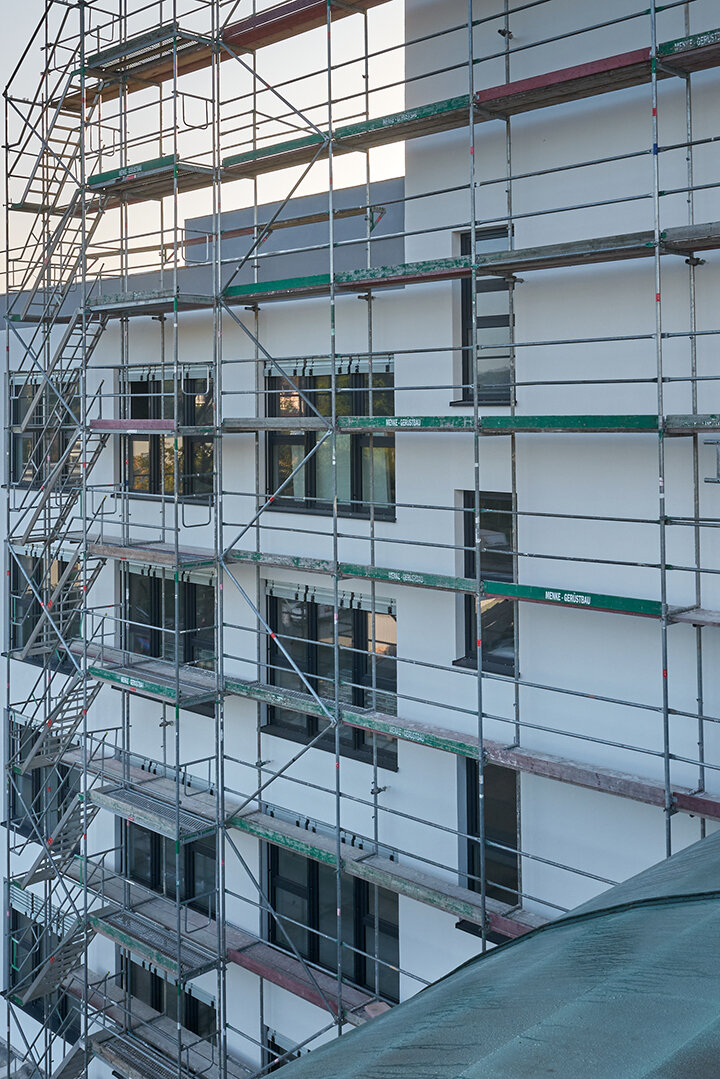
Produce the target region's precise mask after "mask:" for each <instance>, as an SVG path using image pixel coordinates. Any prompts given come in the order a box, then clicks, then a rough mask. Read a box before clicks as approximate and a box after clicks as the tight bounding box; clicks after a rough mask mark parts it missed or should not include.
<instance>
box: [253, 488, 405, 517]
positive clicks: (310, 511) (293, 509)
mask: <svg viewBox="0 0 720 1079" xmlns="http://www.w3.org/2000/svg"><path fill="white" fill-rule="evenodd" d="M265 497H268V496H267V495H266V496H265ZM265 509H266V510H269V511H270V512H271V513H297V514H303V515H304V516H306V517H332V515H333V511H332V510H331V509H319V508H316V507H310V506H300V505H298V504H297V503H294V504H293V503H283V502H281V501H280V499H275V501H274V502H273V503H271V504H270V505H266V506H265ZM338 517H343V518H345V519H348V520H350V519H352V520H356V521H357V520H361V521H369V520H370V510H369V509H368V510H364V509H363V510H338ZM375 520H376V521H387V522H389V523H390V524H394V523H395V521H396V520H397V517H396V514H395V510H375Z"/></svg>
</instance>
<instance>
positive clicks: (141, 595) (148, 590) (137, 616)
mask: <svg viewBox="0 0 720 1079" xmlns="http://www.w3.org/2000/svg"><path fill="white" fill-rule="evenodd" d="M128 588H129V600H130V606H129V610H128V622H129V624H128V648H129V649H130V651H131V652H139V653H140V655H143V656H154V655H156V653H157V640H156V638H157V634H156V631H154V630H153V629H152V628H151V627H152V625H153V592H154V590H155V589H154V582H153V580H152V578H150V577H143V576H142V575H141V574H139V573H131V574H130V575H129V577H128Z"/></svg>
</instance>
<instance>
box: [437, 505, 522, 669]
mask: <svg viewBox="0 0 720 1079" xmlns="http://www.w3.org/2000/svg"><path fill="white" fill-rule="evenodd" d="M462 495H463V507H462V513H463V517H462V522H463V529H462V531H463V571H464V575H465V577H469V578H473V577H474V576H475V492H474V491H463V492H462ZM500 499H509V500H510V501H509V505H508V507H507V510H505V511H503V510H499V511H497V512H506V513H508V514H510V515H511V518H510V522H511V524H510V527H511V528H512V543H511V549H512V550H514V549H515V520H514V517H512V496H511V495H510V494H509V493H508V492H506V491H481V492H480V514H481V516H482V514H483V513H484V512H487V513H488V514H489V520H490V521H491V520H492V514H493V513H494V512H496V511H495V509H490V508H487V509H484V508H483V500H484V501H485V502H488V501H493V500H500ZM493 557H494V558H495V559H497V558H498V555H497V554H495V555H494V556H493ZM500 557H501V558H505V557H507V560H508V563H509V565H508V568H507V569H505V570H503V569H502V568H499V567H498V566H497V565H495V566H494V567H493V568H492V569H491V570H490V572H489V573H488V574H485V572H484V570H483V576H485V577H486V579H488V580H498V581H508V582H512V581H513V576H514V575H513V569H512V554H509V555H507V556H505V554H504V553H503V554H502V555H501V556H500ZM476 599H477V597H476V596H475V595H474V594H467V593H466V594H465V596H463V649H464V651H463V654H462V655H461V656H460V657H459V658H458V659H456V660H455V661H454V664H453V665H454V666H456V667H468V668H471V669H472V670H475V669H477V614H476ZM498 602H499V603H501V604H502V605H503V610H504V611H505V613H506V615H509V616H510V621H511V624H512V627H513V642H514V638H515V630H514V625H515V618H516V616H517V611H516V609H515V602H514V600H512V599H505V600H499V601H498ZM481 629H482V615H481ZM484 635H485V632H484V630H483V633H482V636H483V637H484ZM513 651H514V649H513ZM482 663H483V672H485V673H487V674H499V675H505V676H507V677H509V678H516V677H517V669H518V668H517V655H515V654H514V655H513V657H512V658H511V659H504V658H501V657H498V656H493V655H491V654H490V653H489V652H488V651H487V650H486V649H483V652H482Z"/></svg>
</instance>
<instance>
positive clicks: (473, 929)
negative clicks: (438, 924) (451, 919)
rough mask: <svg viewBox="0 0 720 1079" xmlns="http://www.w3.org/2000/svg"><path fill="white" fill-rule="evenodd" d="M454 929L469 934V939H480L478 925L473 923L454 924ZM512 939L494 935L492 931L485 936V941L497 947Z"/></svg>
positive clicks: (500, 934)
mask: <svg viewBox="0 0 720 1079" xmlns="http://www.w3.org/2000/svg"><path fill="white" fill-rule="evenodd" d="M455 928H456V929H459V930H460V932H461V933H469V934H470V936H471V937H478V938H481V937H482V930H481V928H480V926H479V925H476V924H475V922H465V921H461V922H455ZM513 939H514V938H513V937H506V936H503V934H502V933H496V932H494V931H493V930H490V932H489V933H486V934H485V940H487V941H489V942H490V944H495V945H497V946H498V947H500V946H502V945H503V944H509V943H510V941H511V940H513Z"/></svg>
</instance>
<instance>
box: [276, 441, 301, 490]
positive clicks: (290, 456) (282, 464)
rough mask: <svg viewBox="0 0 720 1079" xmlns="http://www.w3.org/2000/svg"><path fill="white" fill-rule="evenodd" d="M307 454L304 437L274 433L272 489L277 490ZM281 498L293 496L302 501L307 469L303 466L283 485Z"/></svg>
mask: <svg viewBox="0 0 720 1079" xmlns="http://www.w3.org/2000/svg"><path fill="white" fill-rule="evenodd" d="M304 456H305V440H304V439H303V438H297V437H295V438H291V437H281V436H278V435H273V436H271V438H270V490H271V491H277V490H278V488H279V487H280V486H281V485H282V484H283V483H284V482H285V480H286V479H287V478H288V476H290V475H291V474H292V473H293V472H294V471H295V469H296V468H298V466H299V465H300V464H301V462H302V460H303V457H304ZM280 498H291V499H293V500H295V501H298V502H300V501H302V500H303V499H304V498H305V469H304V468H301V469H299V471H298V472H297V473H296V474H295V475H294V476H293V478H292V479H291V480H290V482H289V483H288V484H287V486H286V487H283V490H282V493H281V495H280Z"/></svg>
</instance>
